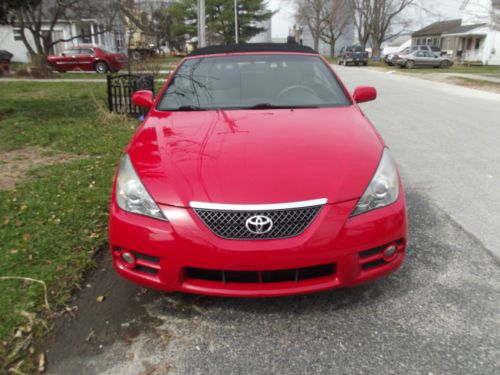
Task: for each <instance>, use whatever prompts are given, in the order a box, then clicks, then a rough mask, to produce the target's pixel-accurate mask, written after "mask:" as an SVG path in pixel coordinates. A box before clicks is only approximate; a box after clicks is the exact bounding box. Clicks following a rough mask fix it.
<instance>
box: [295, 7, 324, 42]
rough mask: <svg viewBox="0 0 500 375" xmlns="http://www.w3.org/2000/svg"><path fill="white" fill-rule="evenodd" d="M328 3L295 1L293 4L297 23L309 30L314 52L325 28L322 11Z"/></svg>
mask: <svg viewBox="0 0 500 375" xmlns="http://www.w3.org/2000/svg"><path fill="white" fill-rule="evenodd" d="M329 2H330V1H329V0H296V2H295V3H296V6H297V9H296V19H297V22H298V23H300V24H303V25H305V26H307V28H308V29H309V32H310V33H311V36H312V38H313V44H314V49H315V50H318V48H319V41H320V39H321V36H322V34H323V33H324V31H325V28H326V26H327V25H326V23H325V19H324V11H325V9H326V7H327V6H328V3H329Z"/></svg>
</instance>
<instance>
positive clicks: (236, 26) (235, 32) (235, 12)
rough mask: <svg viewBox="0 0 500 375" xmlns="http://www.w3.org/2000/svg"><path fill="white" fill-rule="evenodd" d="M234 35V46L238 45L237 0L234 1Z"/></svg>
mask: <svg viewBox="0 0 500 375" xmlns="http://www.w3.org/2000/svg"><path fill="white" fill-rule="evenodd" d="M234 35H235V40H236V44H238V43H239V32H238V0H234Z"/></svg>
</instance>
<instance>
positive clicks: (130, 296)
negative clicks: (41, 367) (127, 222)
mask: <svg viewBox="0 0 500 375" xmlns="http://www.w3.org/2000/svg"><path fill="white" fill-rule="evenodd" d="M97 262H98V267H97V268H96V269H95V270H94V271H92V272H91V273H90V274H89V275H88V277H87V279H86V281H85V282H84V284H83V286H82V289H81V290H80V291H78V292H77V293H75V295H74V297H73V300H72V301H70V302H69V303H68V309H67V311H68V312H67V313H65V314H63V315H62V316H61V317H60V318H59V319H56V321H55V324H54V330H53V331H52V333H51V334H50V335H49V337H47V339H46V340H45V343H44V344H43V346H42V348H41V350H42V351H44V352H45V353H46V355H47V364H48V368H49V372H50V373H51V374H70V373H74V372H75V369H76V368H85V366H87V365H88V363H87V362H88V359H89V358H97V357H101V358H102V357H105V353H106V351H108V350H109V349H110V348H111V347H112V346H113V345H114V344H117V343H118V344H119V345H120V348H121V349H122V350H123V352H122V353H121V355H123V358H124V359H125V360H130V359H134V353H133V352H132V351H130V350H129V346H130V345H131V344H132V343H134V342H137V341H138V340H140V337H139V336H141V335H144V334H147V335H149V336H150V337H155V338H158V337H160V336H163V335H165V332H161V333H160V332H158V331H157V330H156V327H157V326H158V325H159V324H160V323H161V322H160V321H156V319H155V318H154V317H151V316H150V315H149V314H147V312H146V308H145V306H146V305H148V304H150V303H151V302H153V301H154V300H157V299H158V298H161V296H162V293H160V292H156V291H153V290H147V289H144V288H141V287H140V286H138V285H136V284H133V283H130V282H127V281H125V280H123V279H122V278H120V277H119V276H118V275H117V273H116V272H115V270H114V269H113V265H112V262H111V257H110V256H109V253H108V252H107V251H102V252H101V253H100V254H99V256H98V259H97ZM164 339H165V345H168V343H169V342H170V339H171V337H170V336H169V335H165V338H164ZM153 342H154V343H155V344H156V343H157V342H156V341H153ZM68 357H69V358H72V360H71V361H68V360H67V358H68ZM135 359H137V360H141V358H139V357H137V358H135ZM114 360H115V359H113V361H114ZM104 362H106V361H104ZM109 365H110V366H111V365H113V363H109ZM143 366H144V367H145V368H148V367H149V366H148V365H147V364H143ZM100 371H101V372H104V371H105V368H101V369H100ZM146 373H150V372H147V371H146ZM151 373H152V372H151Z"/></svg>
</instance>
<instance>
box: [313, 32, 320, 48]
mask: <svg viewBox="0 0 500 375" xmlns="http://www.w3.org/2000/svg"><path fill="white" fill-rule="evenodd" d="M313 42H314V50H315V51H317V50H318V49H319V36H313Z"/></svg>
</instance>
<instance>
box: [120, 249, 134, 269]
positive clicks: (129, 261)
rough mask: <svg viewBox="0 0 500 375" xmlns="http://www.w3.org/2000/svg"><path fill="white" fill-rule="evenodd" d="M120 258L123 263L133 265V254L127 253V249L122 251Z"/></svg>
mask: <svg viewBox="0 0 500 375" xmlns="http://www.w3.org/2000/svg"><path fill="white" fill-rule="evenodd" d="M122 260H123V262H124V263H125V265H126V266H127V267H132V268H133V267H134V266H135V261H136V259H135V256H134V254H132V253H129V252H128V251H125V252H123V253H122Z"/></svg>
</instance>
